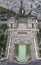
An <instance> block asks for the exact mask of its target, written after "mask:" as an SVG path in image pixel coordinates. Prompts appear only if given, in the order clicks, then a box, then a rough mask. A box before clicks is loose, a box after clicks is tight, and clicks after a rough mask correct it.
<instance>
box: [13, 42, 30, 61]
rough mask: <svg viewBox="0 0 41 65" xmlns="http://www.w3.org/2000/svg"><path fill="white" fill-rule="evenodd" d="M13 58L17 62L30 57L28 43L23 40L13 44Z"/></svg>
mask: <svg viewBox="0 0 41 65" xmlns="http://www.w3.org/2000/svg"><path fill="white" fill-rule="evenodd" d="M14 55H15V57H14V59H15V60H16V61H18V62H26V61H28V60H30V59H31V56H30V55H31V53H30V44H29V43H28V44H25V43H24V42H23V41H22V42H20V43H16V44H15V50H14Z"/></svg>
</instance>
